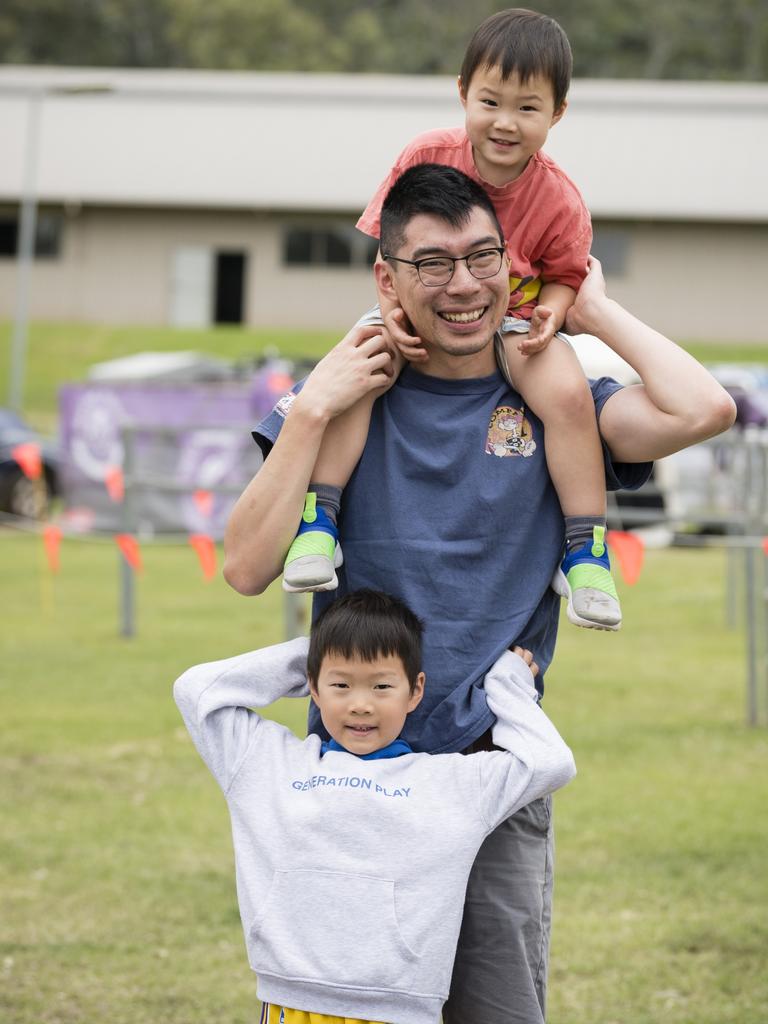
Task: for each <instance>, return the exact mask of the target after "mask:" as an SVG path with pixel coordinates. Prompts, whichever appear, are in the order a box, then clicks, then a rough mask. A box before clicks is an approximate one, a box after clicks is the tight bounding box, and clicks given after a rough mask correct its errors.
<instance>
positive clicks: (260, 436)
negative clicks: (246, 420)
mask: <svg viewBox="0 0 768 1024" xmlns="http://www.w3.org/2000/svg"><path fill="white" fill-rule="evenodd" d="M306 379H307V378H306V377H304V378H303V380H300V381H297V383H296V384H294V385H293V387H292V388H291V390H290V391H287V392H286V393H285V394H284V395H283V396H282V398H279V399H278V401H277V402H276V403H275V404H274V406H273V407H272V410H271V412H269V413H268V414H267V415H266V416H265V417H264V419H263V420H262V421H261V422H260V423H258V424H257V425H256V426H255V427H254V429H253V430H252V431H251V437H252V438H253V440H254V441H255V442H256V444H257V445H258V446H259V448H261V454H262V455H263V456H264V458H265V459H266V457H267V456H268V455H269V453H270V452H271V451H272V445H273V444H274V443H275V441H276V440H277V436H278V434H279V433H280V431H281V429H282V426H283V423H285V417H286V416H287V415H288V410H289V409H290V408H291V405H292V404H293V400H294V398H295V397H296V395H298V393H299V392H300V391H301V389H302V388H303V387H304V382H305V381H306Z"/></svg>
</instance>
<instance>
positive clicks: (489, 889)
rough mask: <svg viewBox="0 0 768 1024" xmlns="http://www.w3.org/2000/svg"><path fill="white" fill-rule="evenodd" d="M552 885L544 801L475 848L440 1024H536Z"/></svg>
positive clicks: (541, 1014)
mask: <svg viewBox="0 0 768 1024" xmlns="http://www.w3.org/2000/svg"><path fill="white" fill-rule="evenodd" d="M553 881H554V829H553V826H552V797H551V796H547V797H543V798H542V799H540V800H535V801H534V802H533V803H531V804H528V806H527V807H523V808H521V810H519V811H518V812H517V814H514V815H513V816H512V817H511V818H508V819H507V820H506V821H504V822H502V824H501V825H499V827H498V828H497V829H495V831H493V832H492V833H491V834H490V835H489V836H488V838H487V839H486V840H485V842H484V843H483V845H482V846H481V848H480V852H479V853H478V855H477V859H476V860H475V863H474V865H473V867H472V873H471V874H470V877H469V885H468V886H467V898H466V902H465V904H464V919H463V921H462V925H461V934H460V936H459V945H458V949H457V952H456V963H455V964H454V968H453V978H452V981H451V992H450V996H449V998H448V1002H447V1003H446V1004H445V1006H444V1007H443V1024H544V1018H545V1012H546V991H547V959H548V955H549V933H550V925H551V914H552V887H553Z"/></svg>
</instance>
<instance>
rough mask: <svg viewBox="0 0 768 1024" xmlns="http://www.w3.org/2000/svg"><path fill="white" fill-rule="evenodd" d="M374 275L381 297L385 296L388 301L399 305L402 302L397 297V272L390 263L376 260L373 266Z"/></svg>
mask: <svg viewBox="0 0 768 1024" xmlns="http://www.w3.org/2000/svg"><path fill="white" fill-rule="evenodd" d="M373 273H374V277H375V280H376V289H377V291H378V292H379V295H383V296H385V297H386V298H388V299H394V300H395V301H396V302H397V303H398V304H399V302H400V300H399V299H398V297H397V290H396V288H395V271H394V270H393V269H392V267H391V266H390V265H389V263H387V261H386V260H381V259H379V260H376V262H375V263H374V265H373Z"/></svg>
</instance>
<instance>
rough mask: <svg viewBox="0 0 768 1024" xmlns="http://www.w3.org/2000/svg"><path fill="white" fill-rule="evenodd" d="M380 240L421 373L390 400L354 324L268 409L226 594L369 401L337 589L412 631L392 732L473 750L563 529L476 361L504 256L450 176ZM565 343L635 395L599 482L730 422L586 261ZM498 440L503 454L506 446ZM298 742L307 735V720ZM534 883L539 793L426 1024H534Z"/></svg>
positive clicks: (607, 440)
mask: <svg viewBox="0 0 768 1024" xmlns="http://www.w3.org/2000/svg"><path fill="white" fill-rule="evenodd" d="M381 234H382V239H381V244H382V252H384V253H386V254H388V255H389V256H390V257H395V258H396V259H394V260H393V259H388V260H386V261H384V262H380V263H377V265H376V268H375V273H376V276H377V283H378V286H379V289H380V291H381V292H382V294H384V295H385V296H390V297H391V298H392V299H393V300H394V301H395V302H396V303H397V304H398V305H399V306H400V307H401V308H402V309H403V310H404V311H405V314H406V315H407V317H408V319H409V320H410V323H411V325H412V327H413V333H414V334H415V335H418V336H419V337H420V338H421V339H422V342H423V344H424V347H425V349H426V351H427V353H428V358H427V360H426V361H425V362H422V363H419V364H418V366H407V367H406V368H405V370H404V371H403V372H402V373H401V375H400V377H399V378H398V379H397V381H396V382H394V384H392V381H391V380H390V377H389V376H387V374H388V372H391V371H390V366H391V363H390V356H389V354H388V352H387V350H386V344H385V342H384V340H383V339H382V337H381V335H380V334H379V333H378V329H377V328H375V327H373V328H370V327H368V328H366V327H356V328H353V330H352V331H350V332H349V334H347V336H346V337H345V338H344V339H343V340H342V341H341V342H340V343H339V344H338V345H337V346H336V347H335V348H334V349H332V350H331V352H329V353H328V355H327V356H326V357H325V358H324V359H323V360H321V362H320V363H318V365H317V367H316V368H315V369H314V370H313V371H312V373H311V374H310V375H309V377H308V378H307V380H306V382H305V384H304V387H303V389H302V390H301V391H300V392H299V393H298V395H297V396H296V397H295V399H293V400H292V403H291V402H290V400H289V401H286V400H283V401H282V402H281V403H278V406H277V407H276V410H275V412H273V413H272V414H271V416H270V417H268V418H267V420H266V421H265V422H264V423H263V424H262V425H261V426H260V427H259V429H258V430H257V432H256V434H255V436H256V437H257V440H259V442H260V443H261V444H262V447H263V449H264V450H265V452H266V453H268V457H267V458H266V459H265V462H264V465H263V467H262V468H261V470H260V471H259V472H258V474H257V475H256V477H255V478H254V479H253V480H252V481H251V483H250V484H249V485H248V487H247V488H246V490H245V491H244V493H243V495H242V496H241V498H240V499H239V501H238V503H237V505H236V506H235V509H234V510H233V513H232V517H231V520H230V523H229V526H228V529H227V535H226V538H225V552H226V563H225V569H224V572H225V576H226V578H227V580H228V581H229V582H230V584H231V585H232V586H233V587H235V589H237V590H238V591H240V592H241V593H245V594H255V593H260V592H261V591H262V590H264V588H265V587H266V586H267V585H268V584H269V583H270V582H271V581H272V580H273V579H275V578H276V577H277V575H278V574H279V573H280V572H281V569H282V565H283V560H284V556H285V553H286V551H287V549H288V546H289V545H290V543H291V541H292V540H293V537H294V535H295V530H296V525H297V523H298V522H299V519H300V517H301V514H302V509H303V506H304V496H305V493H306V491H307V485H308V483H309V479H310V473H311V471H312V468H313V466H314V464H315V461H316V458H317V453H318V449H319V446H320V441H321V439H322V437H323V434H324V432H325V430H326V429H327V428H328V425H329V424H330V423H332V422H333V420H334V419H335V418H336V417H338V416H339V415H340V414H341V413H343V412H344V411H346V410H347V409H349V408H351V407H352V406H353V405H354V404H355V403H356V402H357V401H358V400H360V399H361V398H363V397H364V396H367V395H369V394H370V393H371V392H378V393H381V398H380V400H379V401H377V402H376V403H375V405H374V411H373V415H372V418H371V426H370V430H369V434H368V441H367V443H366V447H365V450H364V452H363V456H362V458H361V460H360V463H359V465H358V468H357V470H356V471H355V473H354V475H353V477H352V479H351V481H350V483H349V484H348V486H347V488H346V491H345V498H344V509H343V514H342V517H341V519H340V524H339V525H340V532H341V540H342V544H343V549H344V555H345V566H344V569H343V571H342V574H341V575H340V588H341V589H342V590H352V589H357V588H360V587H375V588H377V589H380V590H385V591H387V592H390V593H392V594H394V595H396V596H397V597H399V598H400V599H401V600H403V601H405V602H406V603H407V604H408V605H410V606H411V607H412V608H413V609H414V610H415V611H416V613H417V614H418V615H419V616H420V617H421V618H422V619H423V620H424V621H425V622H426V623H427V629H426V632H425V636H424V667H425V670H426V673H427V677H428V679H429V687H428V692H427V695H426V696H425V699H424V700H423V701H422V704H421V705H420V706H419V708H418V709H417V710H416V711H415V712H414V713H413V715H411V716H409V723H408V729H407V730H406V734H405V738H406V739H407V740H408V741H409V742H410V743H411V744H412V745H413V746H414V747H415V748H416V749H421V750H428V751H430V752H433V753H436V752H442V751H455V750H473V749H474V750H476V749H482V748H483V746H486V745H487V744H488V743H489V742H490V740H489V734H488V729H489V727H490V724H491V721H492V716H491V715H490V713H489V712H488V709H487V705H486V701H485V699H484V696H483V694H482V692H481V691H480V690H479V683H480V680H481V679H482V675H483V673H484V672H485V671H486V670H487V669H488V668H489V667H490V665H491V664H493V662H494V661H495V660H496V658H497V657H498V656H499V655H500V654H501V652H502V651H503V650H504V649H506V648H507V647H509V646H510V644H512V643H513V642H514V643H518V644H520V645H521V646H523V647H525V648H528V649H530V650H532V651H533V652H534V656H535V657H536V660H537V662H538V663H539V664H540V665H541V666H542V668H546V666H547V665H548V663H549V661H550V660H551V657H552V652H553V648H554V641H555V634H556V629H557V615H558V599H557V597H556V596H555V594H554V593H553V591H552V590H551V589H550V587H549V583H550V580H551V578H552V574H553V572H554V570H555V568H556V566H557V565H558V563H559V559H560V556H561V553H562V544H563V527H562V516H561V513H560V508H559V506H558V503H557V498H556V495H555V493H554V490H553V488H552V485H551V482H550V480H549V477H548V474H547V468H546V462H545V460H544V456H543V450H544V446H543V444H538V445H531V444H530V442H531V441H535V440H536V439H537V438H538V439H539V441H541V424H540V423H539V421H538V420H537V419H536V418H535V417H534V416H533V415H532V414H531V413H530V412H528V411H527V410H526V409H525V408H524V406H523V404H522V402H521V399H520V396H519V395H518V394H517V393H516V392H515V391H514V390H513V389H512V388H511V386H510V385H509V384H508V383H507V382H506V381H505V379H504V377H503V376H502V375H501V373H500V372H499V371H498V369H497V365H496V357H495V340H494V339H495V335H496V332H497V330H498V328H499V325H500V324H501V321H502V318H503V316H504V311H505V309H506V306H507V300H508V294H509V279H508V268H507V265H506V260H505V259H504V258H503V256H502V255H501V253H500V254H499V259H498V261H497V262H495V261H492V260H489V259H483V260H481V261H480V262H479V264H478V261H477V260H475V259H473V258H470V259H469V260H468V257H473V254H475V253H477V252H486V251H487V250H489V249H493V248H494V247H498V248H501V247H502V246H503V239H502V238H501V232H500V229H499V225H498V221H497V220H496V216H495V213H494V210H493V206H492V205H491V202H490V200H489V199H488V197H487V195H486V193H485V192H484V191H483V190H482V189H481V188H480V187H479V186H478V185H476V184H475V183H473V182H472V181H471V180H470V179H469V178H467V177H466V176H465V175H463V174H461V173H460V172H458V171H456V170H453V169H452V168H447V167H438V166H436V165H421V166H419V167H414V168H411V169H410V170H409V171H407V172H406V173H405V174H404V175H403V176H402V177H401V178H400V179H398V181H397V182H396V183H395V185H394V186H393V188H392V190H391V191H390V193H389V195H388V197H387V200H386V202H385V204H384V207H383V209H382V224H381ZM425 259H426V260H432V259H440V260H447V261H448V263H449V264H450V267H449V269H451V268H452V273H450V276H449V277H448V279H447V280H446V281H445V283H443V284H440V285H439V286H437V287H435V286H433V285H432V284H431V283H429V282H430V281H431V280H433V279H434V275H433V276H432V277H430V275H429V274H427V275H426V278H427V281H428V283H427V284H425V283H424V279H423V273H422V272H423V269H424V265H423V264H422V263H421V261H422V260H425ZM567 328H568V329H569V330H570V331H571V332H572V333H592V334H598V335H599V336H600V337H601V338H602V339H603V340H604V341H605V342H607V344H609V345H610V346H611V348H613V349H614V350H615V351H616V352H617V353H618V354H619V355H620V356H622V357H623V358H624V359H625V360H626V361H627V362H628V363H630V365H632V366H633V367H634V368H635V369H636V370H637V372H638V373H639V375H640V377H641V379H642V381H643V384H642V385H638V386H636V387H631V388H620V387H619V386H618V385H617V384H616V383H615V382H612V381H607V380H601V381H597V382H594V383H593V386H592V392H593V398H594V402H595V410H596V414H597V416H598V421H599V427H600V433H601V436H602V439H603V442H604V446H605V461H606V478H607V481H608V485H609V486H613V487H617V486H637V485H639V484H640V483H642V482H643V480H645V479H646V478H647V474H648V472H649V466H648V465H647V463H648V462H649V461H650V460H653V459H656V458H660V457H662V456H664V455H668V454H670V453H671V452H673V451H677V450H678V449H680V448H683V447H685V446H687V445H689V444H693V443H695V442H697V441H701V440H703V439H704V438H706V437H710V436H712V435H714V434H716V433H719V432H720V431H722V430H724V429H726V428H727V427H728V426H730V424H731V423H732V422H733V415H734V410H733V403H732V402H731V400H730V398H729V397H728V395H727V394H726V393H725V392H724V391H723V389H722V388H720V386H719V385H718V384H717V383H716V382H715V381H714V379H713V378H712V377H711V376H710V375H709V374H708V373H707V372H706V370H704V368H703V367H701V366H700V365H699V364H698V363H697V362H696V361H695V360H694V359H692V358H691V357H690V356H689V355H688V354H687V353H685V352H683V351H682V350H681V349H679V348H678V347H677V346H676V345H674V344H673V343H672V342H671V341H669V340H668V339H666V338H664V337H662V336H661V335H659V334H657V333H656V332H655V331H653V330H651V329H650V328H649V327H646V326H645V325H644V324H642V323H640V321H638V320H636V319H635V318H634V317H633V316H631V315H630V314H629V313H627V312H626V311H625V310H623V309H622V308H621V307H620V306H618V305H617V304H616V303H615V302H612V301H611V300H610V299H608V298H607V297H606V295H605V287H604V283H603V280H602V274H601V271H600V267H599V264H597V263H596V262H594V261H593V263H592V264H591V267H590V272H589V274H588V276H587V279H586V281H585V282H584V285H583V286H582V288H581V290H580V291H579V294H578V297H577V300H576V303H575V305H574V306H573V307H572V309H571V311H570V313H569V316H568V321H567ZM555 343H558V344H559V343H560V342H553V344H555ZM497 434H499V435H501V434H503V435H504V436H503V437H501V436H499V437H497ZM511 434H514V435H515V437H516V438H519V439H520V443H517V444H510V443H507V441H508V437H509V436H510V435H511ZM500 453H501V454H500ZM327 599H328V598H327V595H326V596H319V597H318V599H316V608H317V607H319V606H321V605H322V603H323V602H324V601H326V600H327ZM539 685H540V688H541V687H542V684H539ZM310 727H311V728H312V729H313V730H315V731H321V729H320V726H319V724H318V723H317V722H316V721H315V720H314V719H311V721H310ZM551 887H552V826H551V817H550V806H549V800H548V798H546V799H544V800H540V801H535V802H534V803H533V804H530V805H528V806H527V807H525V808H523V809H522V810H521V811H519V812H518V813H517V814H516V815H515V816H513V817H512V818H510V819H508V821H506V822H505V823H503V824H502V825H501V826H500V827H499V828H498V829H497V830H496V832H494V833H493V834H492V835H491V836H490V837H489V838H488V840H487V841H486V843H485V845H484V846H483V848H482V849H481V851H480V854H479V855H478V858H477V861H476V862H475V868H474V870H473V875H472V877H471V879H470V884H469V888H468V898H467V904H466V907H465V915H464V923H463V926H462V936H461V940H460V943H459V950H458V954H457V960H456V967H455V970H454V976H453V983H452V988H451V997H450V999H449V1001H448V1003H447V1004H446V1006H445V1009H444V1021H445V1024H459V1022H463V1024H467V1022H471V1024H475V1022H478V1024H479V1022H482V1024H509V1022H510V1021H515V1022H520V1024H540V1022H542V1021H543V1019H544V997H545V990H546V967H547V951H548V940H549V920H550V904H551Z"/></svg>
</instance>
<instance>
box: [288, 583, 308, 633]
mask: <svg viewBox="0 0 768 1024" xmlns="http://www.w3.org/2000/svg"><path fill="white" fill-rule="evenodd" d="M307 600H308V599H307V595H306V594H289V593H287V592H286V593H285V597H284V601H283V612H284V622H285V639H286V640H293V638H294V637H297V636H306V634H307Z"/></svg>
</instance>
